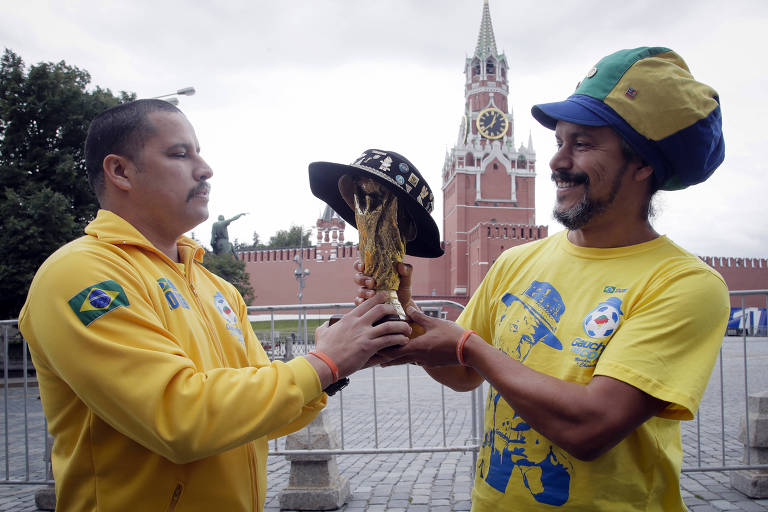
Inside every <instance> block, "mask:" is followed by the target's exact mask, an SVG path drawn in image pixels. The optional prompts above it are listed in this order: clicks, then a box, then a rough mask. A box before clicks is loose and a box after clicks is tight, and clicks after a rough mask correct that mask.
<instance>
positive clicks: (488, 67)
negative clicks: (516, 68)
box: [485, 59, 496, 75]
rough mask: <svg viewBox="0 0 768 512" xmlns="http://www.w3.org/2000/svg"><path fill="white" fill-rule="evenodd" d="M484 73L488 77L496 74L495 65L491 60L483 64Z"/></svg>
mask: <svg viewBox="0 0 768 512" xmlns="http://www.w3.org/2000/svg"><path fill="white" fill-rule="evenodd" d="M485 72H486V73H487V74H489V75H495V74H496V64H495V63H494V62H493V59H488V60H487V61H486V63H485Z"/></svg>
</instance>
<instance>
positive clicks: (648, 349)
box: [595, 267, 730, 420]
mask: <svg viewBox="0 0 768 512" xmlns="http://www.w3.org/2000/svg"><path fill="white" fill-rule="evenodd" d="M729 313H730V302H729V298H728V289H727V288H726V286H725V283H724V282H723V280H722V278H720V277H719V276H718V275H716V274H715V273H714V272H712V271H710V270H708V269H703V268H698V267H697V268H688V269H685V268H683V269H675V270H674V271H672V272H669V273H668V274H667V275H665V276H664V277H663V279H660V280H658V281H657V282H655V283H652V284H651V285H650V286H649V289H648V290H647V291H646V292H645V293H644V295H643V297H642V300H641V301H640V302H639V303H638V304H637V305H635V306H634V307H633V309H632V312H631V314H630V315H628V316H627V317H626V319H625V320H624V323H623V325H622V326H621V328H619V330H618V331H616V334H615V335H614V338H613V339H611V342H610V343H609V344H608V346H607V347H606V349H605V351H604V352H603V354H602V355H601V356H600V360H599V361H598V364H597V366H596V368H595V375H606V376H609V377H613V378H615V379H618V380H621V381H624V382H626V383H628V384H631V385H633V386H635V387H636V388H638V389H641V390H643V391H645V392H646V393H648V394H650V395H652V396H654V397H656V398H659V399H661V400H664V401H666V402H670V405H669V406H668V407H667V408H666V409H664V411H662V412H661V413H660V414H659V416H660V417H663V418H670V419H679V420H690V419H693V417H694V415H695V413H696V410H697V409H698V406H699V402H700V400H701V397H702V395H703V393H704V390H705V389H706V387H707V383H708V382H709V378H710V375H711V373H712V367H713V366H714V364H715V360H716V359H717V355H718V352H719V350H720V345H721V344H722V340H723V336H724V335H725V326H726V323H727V322H728V316H729Z"/></svg>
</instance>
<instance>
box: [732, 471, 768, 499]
mask: <svg viewBox="0 0 768 512" xmlns="http://www.w3.org/2000/svg"><path fill="white" fill-rule="evenodd" d="M731 486H733V488H734V489H736V490H737V491H739V492H740V493H742V494H745V495H747V496H749V497H750V498H768V474H767V473H763V472H759V471H752V470H746V471H734V472H732V473H731Z"/></svg>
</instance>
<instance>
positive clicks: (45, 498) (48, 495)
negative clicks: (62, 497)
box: [35, 434, 56, 510]
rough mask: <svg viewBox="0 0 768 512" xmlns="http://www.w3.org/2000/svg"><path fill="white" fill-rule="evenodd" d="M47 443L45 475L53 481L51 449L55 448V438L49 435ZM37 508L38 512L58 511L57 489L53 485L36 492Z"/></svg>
mask: <svg viewBox="0 0 768 512" xmlns="http://www.w3.org/2000/svg"><path fill="white" fill-rule="evenodd" d="M47 435H48V437H47V438H46V442H45V467H46V470H45V473H46V476H47V478H49V479H50V480H53V470H52V469H51V447H52V446H53V437H52V436H51V435H50V434H47ZM35 506H37V510H56V489H55V487H54V486H52V485H47V486H45V487H42V488H40V489H38V490H37V491H35Z"/></svg>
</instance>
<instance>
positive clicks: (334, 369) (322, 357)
mask: <svg viewBox="0 0 768 512" xmlns="http://www.w3.org/2000/svg"><path fill="white" fill-rule="evenodd" d="M310 354H311V355H313V356H315V357H316V358H318V359H319V360H321V361H322V362H324V363H325V364H326V365H328V368H330V369H331V375H332V376H333V382H336V381H337V380H339V367H338V366H336V363H334V362H333V359H331V358H330V357H328V354H326V353H325V352H319V351H317V350H313V351H312V352H310Z"/></svg>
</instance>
